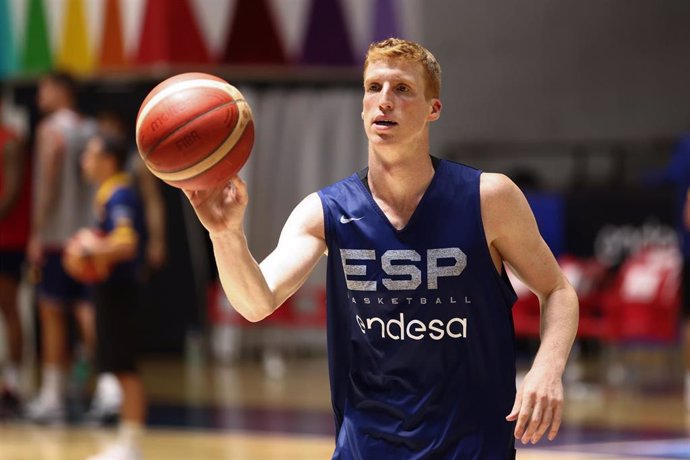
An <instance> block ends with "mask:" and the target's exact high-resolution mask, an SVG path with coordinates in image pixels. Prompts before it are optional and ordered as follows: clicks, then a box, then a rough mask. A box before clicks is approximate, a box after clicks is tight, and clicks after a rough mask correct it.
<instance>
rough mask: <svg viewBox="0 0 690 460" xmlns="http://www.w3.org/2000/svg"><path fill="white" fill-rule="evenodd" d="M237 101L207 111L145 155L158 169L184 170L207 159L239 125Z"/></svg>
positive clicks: (151, 164)
mask: <svg viewBox="0 0 690 460" xmlns="http://www.w3.org/2000/svg"><path fill="white" fill-rule="evenodd" d="M238 118H239V114H238V108H237V105H236V104H234V103H232V104H228V105H225V106H222V107H217V108H215V109H214V110H211V111H209V112H207V113H204V114H202V115H200V116H198V117H197V118H195V119H193V120H192V121H191V122H189V123H187V124H186V125H184V126H183V127H181V128H179V129H177V130H176V131H174V132H173V133H172V134H171V135H170V136H168V137H167V138H165V139H164V140H163V141H162V142H161V143H160V144H159V145H158V146H156V147H155V149H154V150H152V151H151V152H149V154H148V155H147V156H146V162H147V163H148V164H149V165H150V166H152V167H153V168H155V169H156V170H157V171H158V172H174V171H181V170H183V169H186V168H188V167H190V166H193V165H195V164H197V163H199V162H200V161H202V160H204V159H205V158H207V157H208V156H210V155H211V154H213V153H214V152H215V151H216V150H217V149H218V148H220V147H221V146H222V145H223V143H224V142H225V141H226V139H227V138H228V137H229V136H231V135H232V132H233V130H234V129H238V127H237V121H238Z"/></svg>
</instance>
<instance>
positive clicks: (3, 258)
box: [0, 120, 31, 418]
mask: <svg viewBox="0 0 690 460" xmlns="http://www.w3.org/2000/svg"><path fill="white" fill-rule="evenodd" d="M0 121H1V120H0ZM28 163H29V161H28V158H27V155H26V152H25V151H24V149H23V148H21V143H20V140H19V138H18V137H17V135H16V134H14V133H13V132H12V130H10V129H9V128H6V127H4V126H2V124H0V311H1V312H2V317H3V319H4V322H5V330H6V336H7V350H8V356H7V361H6V362H5V363H4V366H3V370H2V378H1V379H0V418H3V417H4V416H12V415H17V414H18V412H19V399H20V394H21V389H20V384H19V370H20V369H19V368H20V364H21V360H22V347H23V339H22V325H21V322H20V318H19V308H18V305H17V292H18V288H19V281H20V279H21V272H22V266H23V264H24V256H25V251H26V243H27V239H28V236H29V215H30V200H29V198H30V196H31V189H30V181H29V164H28Z"/></svg>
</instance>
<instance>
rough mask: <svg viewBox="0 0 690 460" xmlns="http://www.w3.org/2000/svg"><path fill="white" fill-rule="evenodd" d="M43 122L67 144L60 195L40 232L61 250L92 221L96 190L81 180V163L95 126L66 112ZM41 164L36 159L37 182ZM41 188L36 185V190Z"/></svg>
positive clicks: (51, 244) (43, 237)
mask: <svg viewBox="0 0 690 460" xmlns="http://www.w3.org/2000/svg"><path fill="white" fill-rule="evenodd" d="M43 123H47V124H48V125H49V126H50V128H51V129H52V130H54V131H56V132H58V133H59V134H60V136H61V137H62V142H63V145H64V150H63V152H62V155H63V157H62V162H61V164H60V168H59V172H58V173H57V175H58V180H57V185H56V187H55V193H56V194H57V196H56V197H55V198H54V206H52V207H51V208H50V209H49V211H48V215H46V216H45V222H44V228H43V229H42V230H41V237H42V239H43V243H44V244H45V245H46V246H48V247H52V248H56V249H59V248H61V247H62V246H63V245H64V243H65V241H67V239H69V238H70V237H71V236H72V235H73V234H74V233H75V232H76V231H77V230H78V229H79V228H82V227H86V226H88V224H89V223H90V222H91V218H92V212H91V210H92V203H93V188H92V187H90V186H89V185H88V184H87V183H86V182H85V181H84V179H83V178H82V173H81V162H80V160H81V155H82V153H83V151H84V148H85V147H86V143H87V142H88V140H89V139H90V138H91V137H92V136H93V135H94V134H95V133H96V124H95V123H94V122H93V120H90V119H85V118H82V117H80V116H79V115H78V114H76V113H75V112H73V111H71V110H66V109H65V110H60V111H58V112H55V113H53V114H51V115H50V116H49V117H48V118H47V119H46V120H45V121H44V122H43ZM40 163H41V162H40V159H37V160H36V165H35V166H36V168H37V170H36V174H35V175H34V178H35V180H40V179H39V178H40V177H41V176H40V174H39V170H40V168H41V167H42V165H41V164H40ZM38 185H39V184H34V186H35V187H36V186H38ZM34 190H36V188H34Z"/></svg>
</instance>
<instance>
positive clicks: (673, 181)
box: [643, 132, 690, 411]
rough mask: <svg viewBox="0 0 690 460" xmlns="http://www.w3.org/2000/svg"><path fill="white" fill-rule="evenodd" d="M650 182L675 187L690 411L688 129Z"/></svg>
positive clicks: (689, 406) (651, 174)
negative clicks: (681, 261) (681, 260)
mask: <svg viewBox="0 0 690 460" xmlns="http://www.w3.org/2000/svg"><path fill="white" fill-rule="evenodd" d="M643 180H644V182H646V183H647V184H649V185H664V184H666V185H672V186H673V188H674V189H675V195H676V199H675V203H674V206H675V209H676V219H677V222H676V228H677V231H678V239H679V242H680V250H681V253H682V256H683V271H682V275H681V283H682V312H681V313H682V318H683V320H682V332H681V333H682V342H683V362H684V368H685V375H684V388H685V392H684V398H685V407H686V408H687V410H688V411H690V132H686V133H683V134H681V135H680V136H679V137H678V140H677V141H676V143H675V146H674V148H673V151H672V152H671V158H670V159H669V161H668V163H667V164H666V166H665V167H664V168H663V169H660V170H656V171H652V172H649V173H647V174H646V175H645V176H644V177H643Z"/></svg>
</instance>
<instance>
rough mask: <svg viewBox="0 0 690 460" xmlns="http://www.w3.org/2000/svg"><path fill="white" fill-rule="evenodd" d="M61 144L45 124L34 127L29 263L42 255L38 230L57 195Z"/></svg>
mask: <svg viewBox="0 0 690 460" xmlns="http://www.w3.org/2000/svg"><path fill="white" fill-rule="evenodd" d="M62 147H63V144H62V137H61V136H60V134H59V133H58V132H56V131H54V130H52V129H50V128H49V127H48V126H46V125H41V126H40V127H39V129H38V136H37V139H36V158H37V161H38V162H39V166H40V167H39V168H38V171H39V177H38V178H37V180H36V182H35V184H36V188H35V190H34V201H35V202H34V207H33V214H32V218H31V235H30V238H29V248H28V251H27V252H28V254H27V255H28V257H29V260H30V261H31V262H33V263H38V262H39V261H40V260H41V258H42V251H43V248H42V242H41V238H40V234H41V230H42V229H43V227H44V226H45V219H46V216H47V215H48V212H49V210H50V209H51V207H52V206H53V204H54V202H55V199H56V197H57V195H58V193H57V191H58V190H57V187H58V182H59V181H58V178H59V173H60V168H61V166H62V160H63V155H62V154H63V148H62Z"/></svg>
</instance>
